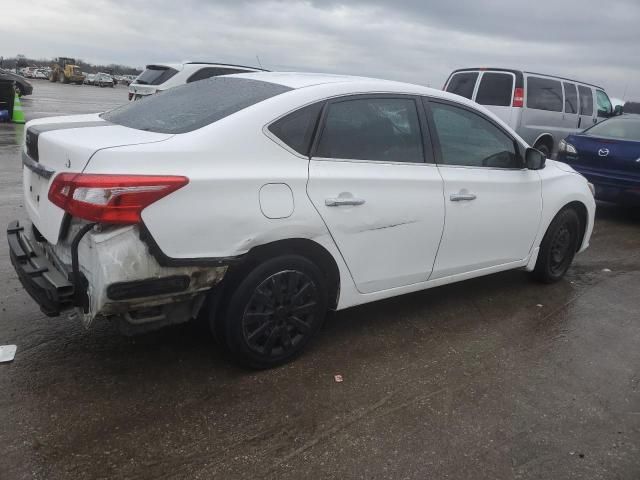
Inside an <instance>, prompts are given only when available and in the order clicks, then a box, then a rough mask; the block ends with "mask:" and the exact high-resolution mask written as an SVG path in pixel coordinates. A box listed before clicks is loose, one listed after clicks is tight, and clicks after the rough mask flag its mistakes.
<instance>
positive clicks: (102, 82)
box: [93, 73, 115, 88]
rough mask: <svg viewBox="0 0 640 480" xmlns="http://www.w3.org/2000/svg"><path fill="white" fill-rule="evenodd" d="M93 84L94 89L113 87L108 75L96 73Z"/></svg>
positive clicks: (111, 79) (111, 78)
mask: <svg viewBox="0 0 640 480" xmlns="http://www.w3.org/2000/svg"><path fill="white" fill-rule="evenodd" d="M93 84H94V85H95V86H96V87H111V88H113V86H114V85H115V83H114V81H113V77H112V76H111V75H109V74H108V73H97V74H96V76H95V78H94V79H93Z"/></svg>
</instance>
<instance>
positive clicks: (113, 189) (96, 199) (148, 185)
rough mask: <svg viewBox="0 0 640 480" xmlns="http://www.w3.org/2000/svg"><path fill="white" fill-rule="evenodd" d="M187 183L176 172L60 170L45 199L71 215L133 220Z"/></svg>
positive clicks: (97, 219) (108, 220)
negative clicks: (168, 174)
mask: <svg viewBox="0 0 640 480" xmlns="http://www.w3.org/2000/svg"><path fill="white" fill-rule="evenodd" d="M187 183H189V179H188V178H187V177H177V176H175V177H174V176H160V175H101V174H83V173H61V174H59V175H58V176H56V177H55V178H54V179H53V182H52V183H51V188H50V189H49V200H50V201H51V202H52V203H53V204H55V205H57V206H58V207H60V208H62V209H63V210H64V211H65V212H67V213H69V214H70V215H71V216H73V217H77V218H82V219H84V220H89V221H91V222H98V223H117V224H135V223H140V222H141V221H142V219H141V217H140V214H141V213H142V210H144V209H145V208H146V207H148V206H149V205H151V204H152V203H154V202H157V201H158V200H160V199H161V198H162V197H165V196H166V195H169V194H170V193H171V192H175V191H176V190H178V189H179V188H181V187H183V186H185V185H186V184H187Z"/></svg>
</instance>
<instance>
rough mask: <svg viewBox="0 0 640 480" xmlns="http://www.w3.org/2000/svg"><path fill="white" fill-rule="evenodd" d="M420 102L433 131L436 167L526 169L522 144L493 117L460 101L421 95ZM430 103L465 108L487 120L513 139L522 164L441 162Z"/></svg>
mask: <svg viewBox="0 0 640 480" xmlns="http://www.w3.org/2000/svg"><path fill="white" fill-rule="evenodd" d="M422 103H423V105H424V109H425V112H426V115H427V122H428V124H429V130H430V132H433V133H432V135H431V143H432V144H433V153H434V158H435V162H436V165H438V167H454V168H482V169H490V170H509V171H514V170H526V167H525V164H524V158H523V155H522V146H521V145H520V142H518V140H516V139H515V138H514V137H513V136H512V135H511V133H509V132H507V131H506V130H505V129H504V127H502V125H499V124H498V123H496V122H495V121H494V120H493V119H491V118H489V117H487V116H486V115H484V114H483V113H482V112H478V111H476V110H474V109H473V108H469V107H468V106H466V105H463V104H462V103H457V102H453V101H451V100H446V99H444V98H434V97H422ZM431 103H441V104H443V105H450V106H452V107H456V108H461V109H463V110H466V111H467V112H470V113H473V114H474V115H477V116H479V117H480V118H482V119H483V120H486V121H487V122H489V123H491V124H492V125H493V126H494V127H496V128H497V129H498V130H500V131H501V132H502V133H504V134H505V135H506V136H507V137H508V138H510V139H511V140H512V141H513V146H514V148H515V150H516V153H517V155H518V159H519V160H520V163H521V165H522V166H521V167H520V168H501V167H483V166H479V165H449V164H446V163H443V161H442V147H441V145H440V138H439V137H438V130H437V129H436V125H435V121H434V120H433V112H432V110H431V105H430V104H431Z"/></svg>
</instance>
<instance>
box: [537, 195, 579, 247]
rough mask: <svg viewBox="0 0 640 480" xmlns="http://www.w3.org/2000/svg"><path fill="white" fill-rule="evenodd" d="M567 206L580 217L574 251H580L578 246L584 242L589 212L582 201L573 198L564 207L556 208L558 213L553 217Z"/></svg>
mask: <svg viewBox="0 0 640 480" xmlns="http://www.w3.org/2000/svg"><path fill="white" fill-rule="evenodd" d="M568 208H572V209H573V210H575V211H576V213H577V214H578V218H579V219H580V230H579V231H578V245H577V248H576V251H580V248H581V247H582V243H583V242H584V235H585V233H586V231H587V223H588V221H589V212H588V210H587V206H586V205H585V204H584V203H582V202H580V201H578V200H574V201H572V202H569V203H567V204H566V205H565V206H564V207H562V208H561V209H560V210H558V213H556V214H555V215H554V217H553V218H555V217H556V216H557V215H558V214H559V213H560V212H561V211H563V210H566V209H568ZM547 228H549V227H547Z"/></svg>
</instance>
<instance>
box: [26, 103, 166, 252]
mask: <svg viewBox="0 0 640 480" xmlns="http://www.w3.org/2000/svg"><path fill="white" fill-rule="evenodd" d="M171 137H172V135H170V134H163V133H154V132H145V131H142V130H135V129H133V128H128V127H123V126H121V125H115V124H112V123H110V122H107V121H104V120H102V119H101V118H100V117H99V116H98V115H97V114H96V115H79V116H73V117H57V118H53V119H52V118H48V119H41V120H36V121H32V122H29V123H28V124H27V128H26V132H25V147H24V150H23V152H22V159H23V163H24V168H23V190H24V199H25V208H26V210H27V214H28V216H29V218H30V220H31V221H32V222H33V224H34V225H35V226H36V228H37V229H38V231H39V232H40V233H41V234H42V235H43V236H44V237H45V238H46V239H47V241H48V242H49V243H51V244H54V245H55V244H56V243H57V242H58V239H59V236H60V231H61V227H62V224H63V221H64V217H65V212H64V210H62V209H61V208H59V207H57V206H56V205H54V204H53V203H51V202H50V201H49V198H48V193H49V187H50V186H51V182H52V181H53V178H54V177H55V176H56V174H57V173H61V172H71V173H81V172H82V171H83V170H84V168H85V166H86V165H87V163H88V162H89V160H90V159H91V157H92V156H93V154H94V153H95V152H97V151H98V150H102V149H105V148H111V147H120V146H125V145H138V144H142V143H153V142H161V141H164V140H167V139H169V138H171ZM123 173H126V172H123Z"/></svg>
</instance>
